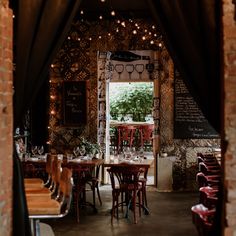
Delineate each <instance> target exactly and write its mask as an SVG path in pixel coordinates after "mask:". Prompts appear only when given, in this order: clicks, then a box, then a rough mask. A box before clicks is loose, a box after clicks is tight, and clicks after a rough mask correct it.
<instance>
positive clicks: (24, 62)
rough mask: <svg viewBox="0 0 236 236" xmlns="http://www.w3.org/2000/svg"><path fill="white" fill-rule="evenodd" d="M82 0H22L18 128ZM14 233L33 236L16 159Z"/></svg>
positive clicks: (16, 101)
mask: <svg viewBox="0 0 236 236" xmlns="http://www.w3.org/2000/svg"><path fill="white" fill-rule="evenodd" d="M80 2H81V0H18V2H17V11H16V23H17V31H16V35H15V38H16V75H15V78H14V90H15V91H14V92H15V93H14V127H17V126H18V125H20V124H21V122H22V117H23V116H24V113H25V112H26V111H27V109H29V107H30V105H31V103H32V101H33V100H34V98H35V97H36V96H40V94H37V92H38V91H39V89H40V87H41V85H42V84H43V81H44V80H45V78H46V77H47V73H48V68H49V66H50V63H51V62H52V59H53V57H54V56H55V54H56V52H57V50H58V48H59V47H60V46H61V44H62V42H63V40H64V39H65V36H66V34H67V32H68V30H69V29H70V25H71V23H72V20H73V18H74V17H75V15H76V13H77V11H78V8H79V5H80ZM13 160H14V161H13V162H14V164H13V168H14V176H13V235H24V236H25V235H30V234H31V233H30V228H29V221H28V211H27V207H26V200H25V194H24V184H23V178H22V169H21V163H20V161H19V159H18V157H17V155H16V153H15V152H14V158H13Z"/></svg>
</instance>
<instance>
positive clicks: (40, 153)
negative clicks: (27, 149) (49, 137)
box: [38, 146, 44, 155]
mask: <svg viewBox="0 0 236 236" xmlns="http://www.w3.org/2000/svg"><path fill="white" fill-rule="evenodd" d="M43 152H44V147H43V146H41V147H38V153H39V155H42V154H43Z"/></svg>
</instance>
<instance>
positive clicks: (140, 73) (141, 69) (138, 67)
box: [135, 64, 144, 79]
mask: <svg viewBox="0 0 236 236" xmlns="http://www.w3.org/2000/svg"><path fill="white" fill-rule="evenodd" d="M135 70H136V71H137V72H138V74H139V79H141V77H142V73H143V71H144V65H143V64H136V65H135Z"/></svg>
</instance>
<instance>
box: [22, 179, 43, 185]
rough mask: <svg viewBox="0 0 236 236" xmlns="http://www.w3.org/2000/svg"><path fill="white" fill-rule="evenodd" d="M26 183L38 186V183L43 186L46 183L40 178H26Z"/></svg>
mask: <svg viewBox="0 0 236 236" xmlns="http://www.w3.org/2000/svg"><path fill="white" fill-rule="evenodd" d="M24 183H25V184H36V183H41V184H43V183H44V182H43V180H42V179H40V178H24Z"/></svg>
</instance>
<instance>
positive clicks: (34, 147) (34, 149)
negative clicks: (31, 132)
mask: <svg viewBox="0 0 236 236" xmlns="http://www.w3.org/2000/svg"><path fill="white" fill-rule="evenodd" d="M31 152H32V154H33V156H35V155H36V154H37V153H38V147H37V146H31Z"/></svg>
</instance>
